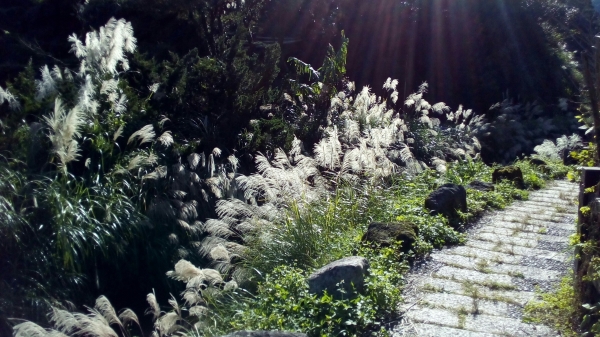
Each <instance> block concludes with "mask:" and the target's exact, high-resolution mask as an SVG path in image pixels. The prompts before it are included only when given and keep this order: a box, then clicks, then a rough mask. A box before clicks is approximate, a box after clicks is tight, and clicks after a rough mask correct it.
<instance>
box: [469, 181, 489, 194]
mask: <svg viewBox="0 0 600 337" xmlns="http://www.w3.org/2000/svg"><path fill="white" fill-rule="evenodd" d="M467 188H470V189H472V190H477V191H481V192H492V191H493V190H494V184H492V183H486V182H483V181H479V180H473V181H472V182H471V183H470V184H469V185H467Z"/></svg>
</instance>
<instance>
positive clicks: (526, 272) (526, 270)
mask: <svg viewBox="0 0 600 337" xmlns="http://www.w3.org/2000/svg"><path fill="white" fill-rule="evenodd" d="M431 258H432V259H433V260H435V261H438V262H441V263H444V264H445V265H448V266H454V267H457V268H463V269H469V270H475V271H478V272H481V273H484V274H504V275H508V276H511V277H516V278H527V279H532V280H541V281H547V280H552V279H557V278H559V277H560V273H559V272H558V271H555V270H546V269H543V268H536V267H529V266H522V265H517V264H504V263H497V262H493V261H489V260H486V259H472V258H468V257H464V256H460V255H449V254H432V256H431Z"/></svg>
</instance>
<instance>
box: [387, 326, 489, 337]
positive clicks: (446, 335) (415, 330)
mask: <svg viewBox="0 0 600 337" xmlns="http://www.w3.org/2000/svg"><path fill="white" fill-rule="evenodd" d="M392 336H393V337H399V336H423V337H498V336H500V335H494V334H489V333H482V332H473V331H467V330H460V329H453V328H448V327H445V326H440V325H433V324H423V323H416V324H413V325H412V326H411V330H410V331H409V332H403V333H401V334H398V335H396V334H392Z"/></svg>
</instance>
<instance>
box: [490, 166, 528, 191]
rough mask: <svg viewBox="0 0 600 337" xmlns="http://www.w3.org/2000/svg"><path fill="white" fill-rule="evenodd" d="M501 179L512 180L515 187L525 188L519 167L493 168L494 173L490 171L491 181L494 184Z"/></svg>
mask: <svg viewBox="0 0 600 337" xmlns="http://www.w3.org/2000/svg"><path fill="white" fill-rule="evenodd" d="M501 180H509V181H511V182H513V184H515V186H516V187H517V188H525V182H524V181H523V172H522V171H521V169H520V168H519V167H516V166H505V167H499V168H497V169H495V170H494V173H492V182H493V183H494V184H496V183H498V182H500V181H501Z"/></svg>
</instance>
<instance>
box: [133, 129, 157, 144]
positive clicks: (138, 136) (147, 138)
mask: <svg viewBox="0 0 600 337" xmlns="http://www.w3.org/2000/svg"><path fill="white" fill-rule="evenodd" d="M155 136H156V133H154V126H152V124H148V125H146V126H144V127H142V128H141V129H139V130H138V131H136V132H134V133H133V134H132V135H131V136H129V139H128V140H127V144H129V143H131V142H133V141H136V140H139V141H140V143H139V145H142V144H144V143H149V142H152V141H153V140H154V137H155Z"/></svg>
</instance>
